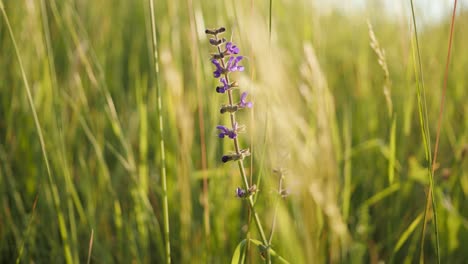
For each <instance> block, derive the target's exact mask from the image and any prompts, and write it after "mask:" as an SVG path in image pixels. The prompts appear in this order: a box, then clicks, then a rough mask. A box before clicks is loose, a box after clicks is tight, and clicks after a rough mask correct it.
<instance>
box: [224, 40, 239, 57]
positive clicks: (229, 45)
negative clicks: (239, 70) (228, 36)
mask: <svg viewBox="0 0 468 264" xmlns="http://www.w3.org/2000/svg"><path fill="white" fill-rule="evenodd" d="M226 51H227V52H228V53H229V54H238V53H239V48H238V47H237V46H236V45H234V43H232V42H227V43H226Z"/></svg>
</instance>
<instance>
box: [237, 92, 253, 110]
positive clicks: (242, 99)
mask: <svg viewBox="0 0 468 264" xmlns="http://www.w3.org/2000/svg"><path fill="white" fill-rule="evenodd" d="M246 97H247V92H243V93H242V94H241V97H240V102H239V104H238V105H239V107H241V108H252V106H253V103H252V102H247V101H246V100H245V99H246Z"/></svg>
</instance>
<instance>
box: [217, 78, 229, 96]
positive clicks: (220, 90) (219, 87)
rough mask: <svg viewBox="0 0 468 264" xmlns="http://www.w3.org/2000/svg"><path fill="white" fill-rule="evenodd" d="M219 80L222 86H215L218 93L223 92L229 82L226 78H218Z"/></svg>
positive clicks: (227, 87)
mask: <svg viewBox="0 0 468 264" xmlns="http://www.w3.org/2000/svg"><path fill="white" fill-rule="evenodd" d="M219 81H220V82H221V83H222V84H223V85H222V86H218V87H216V92H218V93H225V92H226V91H227V90H228V89H229V88H230V86H229V84H228V82H227V80H226V78H220V79H219Z"/></svg>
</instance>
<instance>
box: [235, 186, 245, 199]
mask: <svg viewBox="0 0 468 264" xmlns="http://www.w3.org/2000/svg"><path fill="white" fill-rule="evenodd" d="M246 196H247V191H246V190H244V189H242V188H240V187H237V188H236V197H238V198H244V197H246Z"/></svg>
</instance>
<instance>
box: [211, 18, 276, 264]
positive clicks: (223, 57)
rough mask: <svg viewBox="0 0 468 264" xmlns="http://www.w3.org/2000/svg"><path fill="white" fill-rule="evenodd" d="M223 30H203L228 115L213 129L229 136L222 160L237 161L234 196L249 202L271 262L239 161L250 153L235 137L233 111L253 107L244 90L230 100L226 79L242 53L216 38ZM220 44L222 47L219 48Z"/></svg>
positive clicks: (230, 85)
mask: <svg viewBox="0 0 468 264" xmlns="http://www.w3.org/2000/svg"><path fill="white" fill-rule="evenodd" d="M225 31H226V29H225V28H224V27H221V28H218V29H207V30H206V31H205V33H206V34H208V35H211V36H212V38H210V44H211V45H213V46H215V47H216V49H217V53H215V54H211V62H212V63H213V65H214V66H215V67H216V70H215V71H214V72H213V76H214V77H215V78H219V81H220V83H221V85H220V86H218V87H216V92H218V93H221V94H224V93H225V94H227V97H228V104H227V105H223V106H222V107H221V109H220V113H221V114H224V113H229V118H230V121H231V122H230V125H231V128H228V127H226V126H221V125H220V126H217V127H216V128H217V129H218V130H219V134H218V136H219V137H220V138H226V137H227V138H230V139H232V141H233V143H234V149H235V152H234V153H233V154H227V155H224V156H223V157H222V161H223V162H224V163H226V162H229V161H235V162H237V164H238V166H239V171H240V174H241V178H242V181H243V184H244V188H240V187H238V188H237V189H236V196H237V197H238V198H242V199H245V200H247V202H248V203H249V206H250V209H251V211H252V214H253V218H254V222H255V225H256V227H257V230H258V232H259V234H260V237H261V241H262V243H263V246H262V248H264V249H266V252H267V254H266V261H267V262H268V263H270V262H271V260H270V254H269V250H268V249H269V248H270V244H269V241H268V240H267V237H266V235H265V232H264V230H263V226H262V224H261V222H260V218H259V216H258V214H257V211H256V210H255V204H254V200H253V198H252V197H253V195H255V193H256V192H257V188H256V186H255V185H252V186H251V185H250V184H249V181H248V179H247V174H246V171H245V167H244V163H243V160H244V158H245V157H246V156H249V155H250V150H248V149H242V148H241V147H240V145H239V139H238V137H237V134H238V133H239V132H240V128H241V127H242V126H239V124H238V123H237V120H236V112H237V111H238V110H241V109H244V108H251V107H252V106H253V103H252V102H247V101H246V98H247V93H246V92H244V93H242V94H241V95H240V99H239V102H238V103H234V96H233V90H234V89H235V88H237V87H238V83H237V82H235V81H230V79H229V73H231V72H235V71H243V70H244V67H243V66H241V65H240V64H239V63H240V62H241V60H242V59H243V56H240V55H238V54H239V48H238V47H237V46H236V45H234V43H232V42H226V39H225V38H219V36H218V35H219V34H220V33H223V32H225ZM223 47H224V49H222V48H223Z"/></svg>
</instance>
